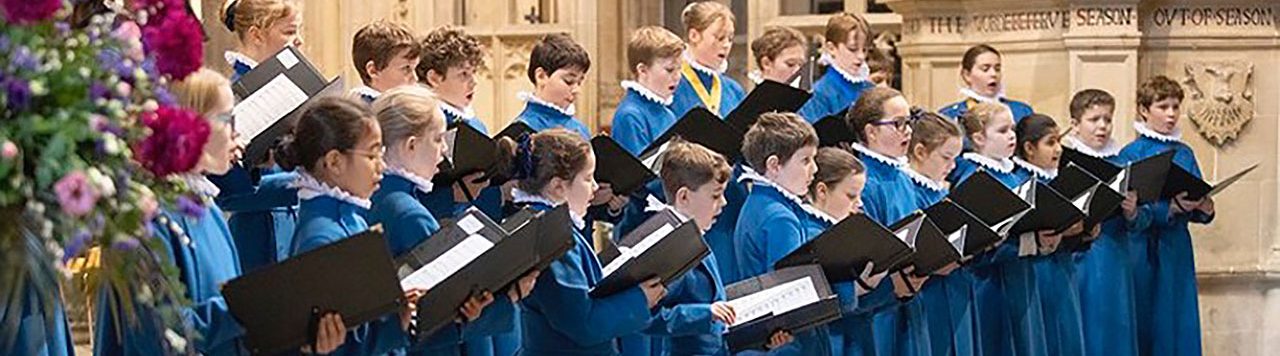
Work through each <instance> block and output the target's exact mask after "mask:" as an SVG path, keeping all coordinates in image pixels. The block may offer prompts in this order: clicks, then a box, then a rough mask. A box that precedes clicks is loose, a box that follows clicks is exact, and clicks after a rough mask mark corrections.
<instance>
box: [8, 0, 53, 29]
mask: <svg viewBox="0 0 1280 356" xmlns="http://www.w3.org/2000/svg"><path fill="white" fill-rule="evenodd" d="M0 7H3V8H4V15H5V17H6V18H8V19H9V21H10V22H16V23H20V24H29V23H32V22H39V21H43V20H44V19H47V18H49V17H50V16H53V14H54V13H55V12H58V9H61V8H62V0H0Z"/></svg>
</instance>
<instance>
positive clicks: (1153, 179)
mask: <svg viewBox="0 0 1280 356" xmlns="http://www.w3.org/2000/svg"><path fill="white" fill-rule="evenodd" d="M1173 166H1174V163H1173V151H1172V150H1169V151H1165V152H1162V153H1160V154H1157V155H1153V156H1151V157H1147V158H1144V159H1142V160H1139V161H1137V162H1134V163H1132V164H1130V165H1129V167H1128V168H1127V169H1128V174H1127V175H1126V182H1125V184H1124V186H1126V187H1127V188H1128V189H1130V190H1135V191H1137V192H1138V203H1139V204H1145V203H1150V202H1153V201H1157V200H1160V196H1161V193H1163V192H1164V186H1165V181H1166V180H1168V178H1169V170H1171V169H1173Z"/></svg>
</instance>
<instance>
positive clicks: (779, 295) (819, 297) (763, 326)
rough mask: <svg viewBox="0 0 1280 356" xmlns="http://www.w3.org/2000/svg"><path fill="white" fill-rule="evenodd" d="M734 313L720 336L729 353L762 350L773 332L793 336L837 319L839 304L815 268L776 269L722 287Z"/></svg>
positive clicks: (807, 266)
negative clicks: (727, 327) (785, 332)
mask: <svg viewBox="0 0 1280 356" xmlns="http://www.w3.org/2000/svg"><path fill="white" fill-rule="evenodd" d="M725 294H726V296H727V297H728V298H727V299H728V300H729V301H728V303H729V305H730V306H732V307H733V310H734V312H735V313H736V314H737V319H736V320H734V324H733V325H730V326H729V331H728V332H727V333H725V334H724V340H725V342H726V343H727V344H728V345H729V352H732V353H737V352H739V351H743V350H748V349H763V348H764V345H765V344H768V342H769V337H770V336H773V333H774V332H777V331H779V330H785V331H788V332H790V333H792V334H793V335H794V334H796V333H800V332H803V331H806V330H809V329H811V328H813V327H816V326H819V325H822V324H826V323H829V322H831V321H834V320H836V319H839V318H840V301H839V299H838V298H836V295H835V294H834V293H832V291H831V285H830V284H828V282H827V279H826V278H824V277H823V274H822V268H821V267H819V266H818V265H803V266H796V267H787V268H780V269H778V270H775V271H773V272H769V273H766V274H763V275H760V276H756V277H752V278H748V279H746V280H743V281H739V282H737V283H734V284H730V285H728V286H726V287H725Z"/></svg>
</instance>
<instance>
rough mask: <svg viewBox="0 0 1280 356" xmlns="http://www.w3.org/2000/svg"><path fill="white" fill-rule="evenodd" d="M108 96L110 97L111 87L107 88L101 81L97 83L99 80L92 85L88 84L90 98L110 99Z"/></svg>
mask: <svg viewBox="0 0 1280 356" xmlns="http://www.w3.org/2000/svg"><path fill="white" fill-rule="evenodd" d="M110 98H111V89H110V88H107V86H106V85H103V84H102V83H99V82H94V83H93V84H92V85H90V86H89V99H90V100H98V99H110Z"/></svg>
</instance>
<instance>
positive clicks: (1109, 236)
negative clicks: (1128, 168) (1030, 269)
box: [1066, 136, 1151, 355]
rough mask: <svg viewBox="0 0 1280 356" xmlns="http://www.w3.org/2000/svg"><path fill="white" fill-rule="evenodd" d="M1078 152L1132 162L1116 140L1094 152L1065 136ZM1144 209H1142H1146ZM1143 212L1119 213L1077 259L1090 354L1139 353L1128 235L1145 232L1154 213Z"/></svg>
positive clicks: (1115, 162)
mask: <svg viewBox="0 0 1280 356" xmlns="http://www.w3.org/2000/svg"><path fill="white" fill-rule="evenodd" d="M1066 141H1067V143H1068V144H1070V145H1071V146H1072V147H1073V148H1075V149H1076V150H1077V151H1079V152H1081V153H1084V154H1086V155H1090V156H1093V157H1096V158H1101V159H1105V160H1107V161H1108V162H1111V163H1112V164H1115V165H1118V166H1122V165H1125V164H1128V162H1126V161H1125V160H1124V159H1123V158H1121V157H1120V155H1119V151H1120V147H1119V146H1117V145H1115V142H1111V143H1109V144H1108V145H1107V147H1105V148H1104V149H1103V150H1102V151H1098V150H1093V149H1091V148H1089V147H1088V146H1085V145H1084V144H1083V143H1080V141H1079V140H1076V139H1075V138H1074V136H1068V137H1067V138H1066ZM1145 207H1146V206H1144V207H1143V208H1145ZM1143 208H1139V214H1138V215H1137V217H1140V218H1143V219H1139V218H1135V219H1134V220H1133V221H1128V220H1126V219H1125V218H1124V217H1123V214H1122V213H1121V212H1119V211H1117V212H1116V213H1115V215H1114V216H1112V217H1111V218H1110V219H1107V220H1106V221H1104V222H1103V223H1102V228H1101V233H1100V234H1099V236H1098V238H1097V240H1094V242H1093V244H1092V245H1091V247H1090V248H1089V250H1087V251H1084V252H1081V253H1079V254H1077V255H1076V257H1075V264H1076V282H1077V285H1078V286H1079V293H1080V316H1081V324H1082V325H1084V344H1085V354H1087V355H1105V354H1116V355H1137V354H1138V329H1137V325H1136V324H1135V323H1134V317H1135V316H1134V309H1135V308H1136V306H1135V305H1134V298H1133V273H1132V268H1131V266H1130V257H1129V256H1130V253H1129V239H1128V233H1129V231H1137V230H1144V229H1146V227H1147V226H1149V224H1150V222H1151V219H1150V216H1151V214H1149V213H1147V214H1144V213H1142V212H1141V211H1142V209H1143Z"/></svg>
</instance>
